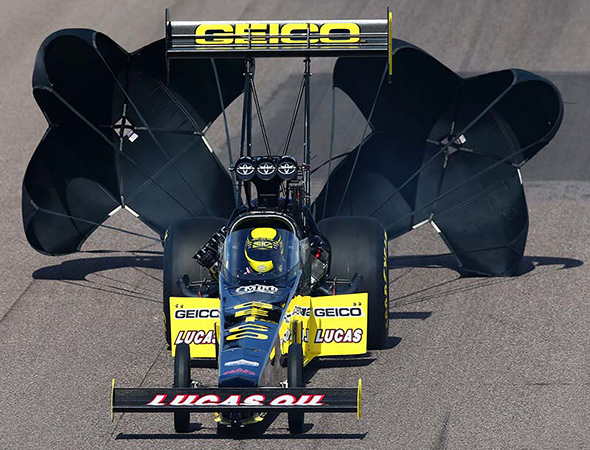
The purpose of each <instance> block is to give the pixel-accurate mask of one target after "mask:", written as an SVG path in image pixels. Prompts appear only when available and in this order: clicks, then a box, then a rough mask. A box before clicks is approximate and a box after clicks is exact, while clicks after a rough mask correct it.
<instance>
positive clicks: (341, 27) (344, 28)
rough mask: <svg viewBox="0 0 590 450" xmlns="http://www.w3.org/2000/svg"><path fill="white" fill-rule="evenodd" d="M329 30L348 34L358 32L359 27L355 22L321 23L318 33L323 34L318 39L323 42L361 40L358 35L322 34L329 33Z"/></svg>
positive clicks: (359, 30)
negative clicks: (332, 35)
mask: <svg viewBox="0 0 590 450" xmlns="http://www.w3.org/2000/svg"><path fill="white" fill-rule="evenodd" d="M330 32H334V33H348V34H350V35H354V34H357V35H358V34H360V32H361V28H360V27H359V26H358V25H357V24H356V23H325V24H323V25H322V28H321V30H320V34H321V35H322V36H323V37H322V38H321V39H320V40H321V42H323V43H326V44H329V43H342V42H346V43H351V44H352V43H354V42H359V41H360V40H361V38H360V37H358V36H348V37H346V36H334V37H330V36H324V35H328V34H330Z"/></svg>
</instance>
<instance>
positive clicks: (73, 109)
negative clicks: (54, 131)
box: [51, 91, 194, 217]
mask: <svg viewBox="0 0 590 450" xmlns="http://www.w3.org/2000/svg"><path fill="white" fill-rule="evenodd" d="M51 92H52V94H53V95H55V96H56V97H57V99H58V100H59V101H61V102H62V103H63V104H64V105H65V106H66V108H68V109H69V110H70V111H72V113H74V114H75V115H76V117H78V118H79V119H80V120H82V122H84V123H85V124H86V125H88V127H89V128H90V129H91V130H92V131H94V132H96V133H97V134H98V135H99V136H100V137H101V138H102V139H103V140H104V141H105V142H106V143H107V144H109V145H110V146H111V147H112V148H113V149H114V150H115V151H116V152H118V153H117V154H119V155H121V156H123V157H124V158H125V159H126V160H127V161H129V162H130V163H131V164H133V165H134V166H135V167H137V169H139V171H140V172H141V173H143V174H144V175H145V176H146V177H147V178H148V179H149V180H150V181H151V182H152V183H154V184H155V185H156V186H158V187H159V188H160V189H162V191H163V192H164V193H165V194H166V195H168V196H169V197H170V198H171V199H172V200H173V201H174V202H176V203H177V204H178V206H180V207H181V208H182V209H184V210H185V211H186V212H187V213H189V214H190V215H191V216H193V217H194V214H193V213H192V212H191V210H190V209H188V208H187V207H186V206H184V205H183V204H182V203H181V202H180V201H179V200H178V199H177V198H176V197H174V196H173V195H172V194H171V193H170V192H169V191H168V190H167V189H166V188H165V187H164V186H162V185H161V184H160V183H158V181H157V180H156V179H155V178H154V177H152V176H151V175H150V174H149V173H148V172H146V171H145V169H144V168H143V167H141V166H140V165H139V164H138V163H137V162H136V161H135V160H134V159H133V158H131V157H130V156H129V155H127V154H126V153H124V152H119V147H118V146H117V145H116V144H114V143H113V142H112V141H110V140H109V139H108V138H107V137H106V136H105V135H104V134H103V133H102V132H101V131H100V130H99V129H98V128H97V127H96V126H94V124H93V123H92V122H90V121H89V120H88V119H87V118H86V117H84V116H83V115H82V114H81V113H80V112H79V111H78V110H77V109H76V108H74V107H73V106H72V105H70V104H69V103H68V102H67V101H66V100H65V99H64V98H63V97H62V96H61V95H59V94H58V93H57V92H55V91H51Z"/></svg>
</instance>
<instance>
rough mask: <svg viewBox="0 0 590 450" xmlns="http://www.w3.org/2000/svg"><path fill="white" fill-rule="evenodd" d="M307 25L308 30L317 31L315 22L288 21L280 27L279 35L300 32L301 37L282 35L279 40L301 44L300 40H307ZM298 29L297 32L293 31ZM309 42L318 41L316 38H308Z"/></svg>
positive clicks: (285, 42) (314, 42)
mask: <svg viewBox="0 0 590 450" xmlns="http://www.w3.org/2000/svg"><path fill="white" fill-rule="evenodd" d="M308 25H309V32H310V33H317V32H318V31H319V27H318V26H317V25H316V24H315V23H310V24H307V23H288V24H285V25H283V28H281V36H285V35H286V36H289V35H290V34H300V35H301V37H283V38H281V42H283V43H284V44H301V42H307V26H308ZM295 31H298V33H295ZM309 42H310V43H312V44H316V43H317V42H318V39H317V38H313V39H312V38H310V40H309Z"/></svg>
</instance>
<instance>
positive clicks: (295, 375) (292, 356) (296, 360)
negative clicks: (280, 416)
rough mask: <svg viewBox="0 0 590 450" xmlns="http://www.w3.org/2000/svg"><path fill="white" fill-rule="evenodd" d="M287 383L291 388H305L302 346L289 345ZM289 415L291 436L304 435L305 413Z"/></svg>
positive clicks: (291, 413)
mask: <svg viewBox="0 0 590 450" xmlns="http://www.w3.org/2000/svg"><path fill="white" fill-rule="evenodd" d="M287 382H288V384H289V387H290V388H299V387H303V386H304V382H303V347H302V345H301V344H296V343H293V344H291V345H289V355H288V360H287ZM287 414H288V415H289V432H290V433H291V434H301V433H303V422H304V420H305V413H302V412H290V413H287Z"/></svg>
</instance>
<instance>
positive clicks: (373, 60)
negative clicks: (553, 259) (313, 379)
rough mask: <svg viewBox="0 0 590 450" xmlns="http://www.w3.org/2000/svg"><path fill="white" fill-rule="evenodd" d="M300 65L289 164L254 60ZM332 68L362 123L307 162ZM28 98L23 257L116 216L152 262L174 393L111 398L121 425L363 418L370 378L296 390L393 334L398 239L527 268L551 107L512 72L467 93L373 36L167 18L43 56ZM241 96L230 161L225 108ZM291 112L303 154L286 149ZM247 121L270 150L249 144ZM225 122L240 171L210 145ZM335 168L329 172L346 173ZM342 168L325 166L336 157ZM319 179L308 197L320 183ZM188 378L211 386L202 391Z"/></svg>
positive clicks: (305, 24) (383, 26)
mask: <svg viewBox="0 0 590 450" xmlns="http://www.w3.org/2000/svg"><path fill="white" fill-rule="evenodd" d="M275 57H293V58H300V59H301V60H302V62H303V76H302V79H301V85H300V89H299V92H298V96H297V100H296V104H295V107H294V111H293V117H292V119H291V121H290V123H289V126H288V129H287V135H286V136H287V137H286V139H285V143H284V145H283V146H282V148H281V149H278V150H277V149H273V148H272V147H271V145H270V143H269V141H268V137H267V133H266V128H265V124H264V120H263V115H262V110H261V107H260V102H259V100H258V94H257V90H256V84H255V60H256V59H257V58H275ZM319 57H332V58H338V59H337V60H336V63H335V67H334V75H333V85H334V87H335V88H339V89H340V90H342V91H343V92H344V93H345V94H347V95H348V97H349V98H350V99H351V100H352V101H353V103H354V104H355V105H356V106H357V107H358V108H359V110H360V111H361V113H362V114H363V116H364V118H365V119H366V130H367V131H369V133H368V134H366V135H365V133H363V137H362V139H361V142H360V144H359V145H358V146H357V147H355V148H354V149H352V150H350V151H348V152H344V153H343V152H340V153H339V154H337V155H334V154H333V149H332V148H330V155H329V158H328V160H327V161H326V162H325V163H324V164H322V165H318V166H316V167H312V165H313V164H312V159H313V158H312V147H311V106H310V105H311V96H312V88H311V84H312V83H311V62H312V58H319ZM33 92H34V95H35V99H36V101H37V102H38V104H39V106H40V108H41V109H42V110H43V112H44V114H45V116H46V118H47V121H48V123H49V129H48V131H47V132H46V134H45V136H44V137H43V139H42V141H41V143H40V144H39V147H38V148H37V150H36V151H35V154H34V155H33V157H32V159H31V162H30V163H29V166H28V168H27V172H26V174H25V179H24V183H23V222H24V227H25V234H26V237H27V239H28V241H29V243H30V244H31V246H32V247H33V248H35V249H36V250H38V251H39V252H42V253H44V254H49V255H64V254H69V253H73V252H76V251H79V250H80V248H81V247H82V245H83V243H84V241H85V240H86V239H87V238H88V236H90V234H92V232H93V231H94V230H95V229H97V228H98V227H106V228H109V229H113V230H116V231H120V232H124V233H129V234H135V235H137V234H138V233H135V232H132V231H128V230H122V229H117V228H115V227H112V226H110V225H106V224H103V222H104V221H106V220H107V219H108V218H110V217H111V216H113V215H114V214H116V213H117V212H119V211H121V210H126V211H128V212H130V213H131V214H133V215H134V216H135V217H136V218H138V219H139V220H141V221H142V222H143V223H145V224H146V225H147V226H148V227H150V228H151V229H152V230H154V231H155V232H156V233H157V236H158V237H157V238H154V237H150V236H147V238H148V239H152V240H155V241H157V242H162V243H163V247H164V251H163V259H164V261H163V319H164V336H165V339H166V341H167V343H168V344H169V348H170V351H171V354H172V356H173V357H174V380H173V386H172V387H170V386H167V387H160V388H144V387H141V388H126V387H117V386H115V381H114V380H113V383H112V390H111V404H112V405H111V417H112V416H113V414H114V413H117V412H122V413H139V412H149V413H156V412H164V413H172V414H173V415H174V427H175V430H176V431H177V432H188V431H190V413H195V412H209V413H212V414H213V416H214V420H215V421H216V422H217V423H218V425H219V426H220V427H231V428H232V429H234V430H241V429H242V428H243V427H246V426H249V425H253V424H256V423H260V422H262V421H263V420H264V419H265V417H267V416H268V415H269V413H287V414H288V419H289V430H290V431H291V432H292V433H301V432H302V431H303V429H304V427H303V425H304V418H305V416H304V414H305V413H306V412H325V413H337V412H342V413H355V414H356V415H357V418H358V419H360V417H361V380H360V377H359V380H358V384H357V383H356V382H355V383H354V385H351V386H350V387H347V388H342V387H338V388H336V387H326V388H321V387H313V388H312V387H307V386H306V383H305V378H304V367H305V366H307V365H308V364H309V363H310V362H311V361H313V360H314V359H316V358H324V357H342V356H347V355H363V354H366V353H367V352H368V351H369V350H372V349H379V348H382V347H383V346H384V345H385V344H386V342H387V339H388V336H389V319H388V314H389V291H390V287H389V280H388V255H389V251H388V242H389V241H390V240H391V239H394V238H396V237H398V236H400V235H402V234H403V233H406V232H408V231H411V230H413V229H415V228H417V227H420V226H423V225H426V224H430V225H431V226H432V227H433V228H434V229H435V230H436V231H437V233H438V234H439V235H440V236H441V238H442V239H443V241H444V242H445V244H446V245H447V246H448V247H449V249H450V250H451V251H452V252H453V254H455V255H456V257H457V258H458V260H459V262H460V264H461V267H462V270H464V271H465V272H468V273H471V274H476V275H483V276H507V275H513V274H515V273H517V269H518V264H519V262H520V260H521V259H522V255H523V252H524V248H525V244H526V238H527V230H528V213H527V207H526V200H525V196H524V190H523V186H522V178H521V176H520V167H521V166H522V165H523V164H524V163H525V162H526V161H528V160H529V159H530V158H532V157H533V156H534V155H535V154H536V153H537V152H538V151H540V150H541V149H542V148H543V147H544V146H545V145H546V144H547V143H548V142H549V141H550V140H551V139H552V138H553V136H554V135H555V133H556V132H557V130H558V129H559V126H560V124H561V120H562V116H563V102H562V100H561V96H560V94H559V91H558V90H557V89H556V88H555V86H554V85H553V84H552V83H551V82H550V81H548V80H545V79H543V78H542V77H539V76H538V75H535V74H533V73H531V72H527V71H524V70H521V69H509V70H503V71H498V72H493V73H488V74H483V75H479V76H476V77H471V78H466V79H464V78H462V77H461V76H459V75H457V74H456V73H454V72H453V71H451V70H450V69H448V68H447V67H445V66H444V65H443V64H441V63H440V62H438V61H437V60H435V59H434V58H433V57H432V56H430V55H428V54H427V53H426V52H424V51H423V50H421V49H419V48H417V47H416V46H414V45H412V44H410V43H407V42H404V41H401V40H398V39H395V38H394V37H393V30H392V15H391V13H390V12H389V11H388V12H387V17H386V18H385V19H371V20H356V19H353V20H315V19H314V20H285V21H248V22H245V21H236V22H226V21H215V22H208V21H186V20H183V21H173V20H171V19H170V17H169V15H168V11H166V20H165V38H164V39H161V40H158V41H156V42H154V43H152V44H149V45H147V46H146V47H143V48H141V49H139V50H137V51H135V52H133V53H128V52H126V51H125V50H123V49H122V48H121V47H119V46H118V45H117V44H116V43H115V42H114V41H113V40H111V39H110V38H108V37H107V36H105V35H104V34H101V33H99V32H96V31H93V30H87V29H68V30H61V31H58V32H56V33H54V34H52V35H51V36H49V37H48V38H47V39H46V40H45V41H44V42H43V44H42V45H41V48H40V50H39V53H38V55H37V60H36V64H35V71H34V74H33ZM240 96H241V97H242V98H243V110H242V123H241V139H240V148H239V154H236V155H234V154H233V153H232V150H231V147H230V145H229V142H230V136H229V131H228V127H227V118H226V114H225V111H226V109H227V107H228V106H229V105H230V104H231V103H232V102H233V101H235V100H236V99H237V98H238V97H240ZM301 106H302V109H303V137H304V144H303V148H302V149H301V150H302V151H300V153H301V154H300V155H299V154H296V149H294V148H293V147H292V145H291V143H290V142H291V136H292V133H293V130H294V127H295V125H296V123H297V117H298V114H299V110H300V109H301ZM253 108H255V110H256V117H257V119H258V122H259V125H260V130H261V135H262V138H263V142H264V149H261V150H258V149H253V145H252V134H253V132H252V126H253ZM220 115H223V118H224V123H225V130H226V134H227V140H228V159H229V162H230V164H229V165H230V167H228V168H226V167H224V166H223V165H222V164H221V163H220V161H219V159H218V157H217V155H216V153H215V152H214V151H213V150H212V149H211V147H210V145H209V143H208V141H207V139H206V131H207V129H208V128H209V126H210V124H211V123H212V122H213V121H214V120H215V119H216V118H217V117H218V116H220ZM338 160H339V161H338ZM334 161H338V163H335V167H334V168H332V162H334ZM326 164H327V165H328V172H329V175H328V179H327V180H326V183H325V185H324V186H323V188H322V189H321V191H320V192H319V193H316V194H317V195H315V196H314V195H312V184H311V175H312V173H313V172H314V170H317V169H318V168H320V167H321V166H323V165H326ZM199 362H207V363H209V364H213V365H214V366H215V367H216V368H217V370H218V374H217V375H218V376H217V384H216V385H214V386H204V385H203V384H201V383H200V382H199V381H198V380H197V379H196V377H195V370H194V367H193V366H195V365H198V364H199Z"/></svg>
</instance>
